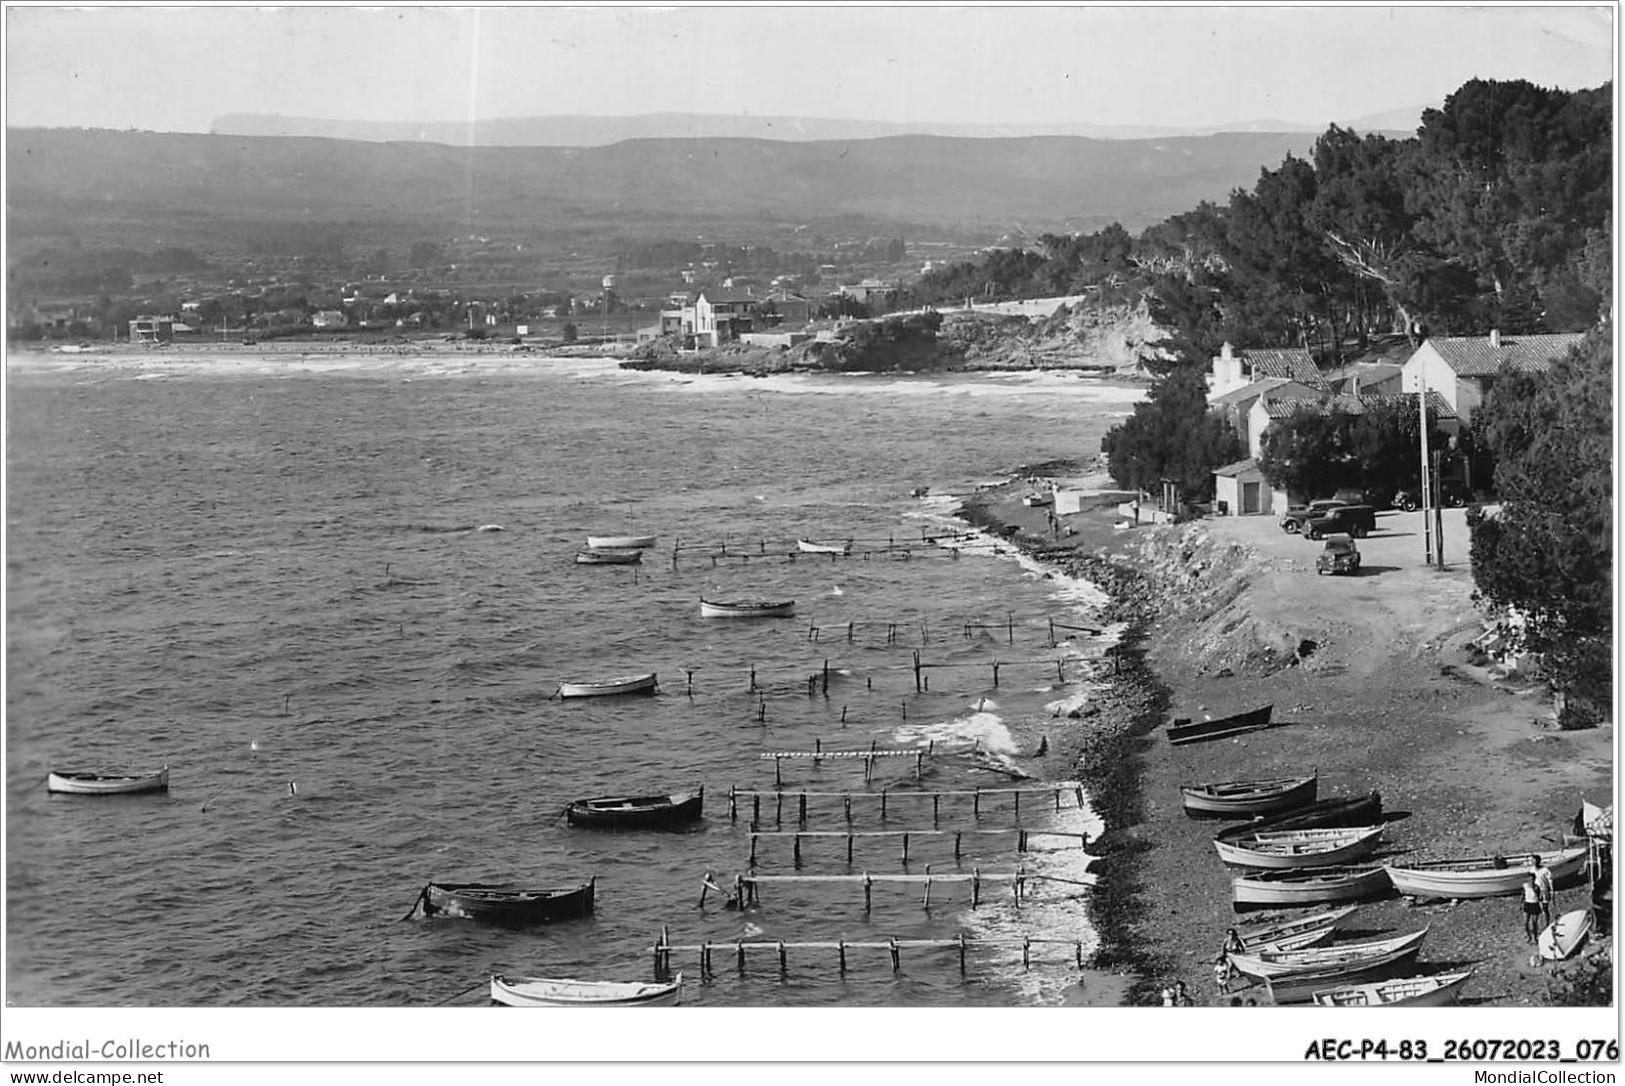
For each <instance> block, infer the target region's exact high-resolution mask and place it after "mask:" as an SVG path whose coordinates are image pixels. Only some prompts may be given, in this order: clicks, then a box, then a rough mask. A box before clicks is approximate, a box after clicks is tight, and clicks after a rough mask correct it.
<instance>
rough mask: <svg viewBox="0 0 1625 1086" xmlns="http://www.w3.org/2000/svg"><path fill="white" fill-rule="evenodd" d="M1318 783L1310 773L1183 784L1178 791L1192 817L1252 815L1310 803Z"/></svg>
mask: <svg viewBox="0 0 1625 1086" xmlns="http://www.w3.org/2000/svg"><path fill="white" fill-rule="evenodd" d="M1319 786H1320V778H1319V776H1318V774H1313V773H1311V774H1310V775H1309V776H1307V777H1266V778H1262V779H1260V780H1251V781H1218V782H1214V783H1211V784H1185V785H1181V786H1180V788H1179V794H1180V795H1181V796H1183V797H1184V799H1185V813H1186V814H1187V815H1190V816H1191V817H1193V818H1195V817H1203V818H1252V817H1255V816H1257V815H1264V814H1274V813H1276V812H1278V811H1288V810H1291V809H1292V808H1294V807H1303V806H1305V805H1307V804H1310V803H1313V802H1314V801H1315V790H1316V789H1317V788H1318V787H1319Z"/></svg>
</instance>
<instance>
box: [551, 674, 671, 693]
mask: <svg viewBox="0 0 1625 1086" xmlns="http://www.w3.org/2000/svg"><path fill="white" fill-rule="evenodd" d="M655 690H656V684H655V673H654V672H653V671H650V672H646V673H644V674H642V675H618V676H616V677H615V678H613V679H596V680H591V681H583V682H568V683H559V689H558V691H557V693H558V696H559V697H561V698H600V697H608V696H612V695H615V694H653V693H654V692H655Z"/></svg>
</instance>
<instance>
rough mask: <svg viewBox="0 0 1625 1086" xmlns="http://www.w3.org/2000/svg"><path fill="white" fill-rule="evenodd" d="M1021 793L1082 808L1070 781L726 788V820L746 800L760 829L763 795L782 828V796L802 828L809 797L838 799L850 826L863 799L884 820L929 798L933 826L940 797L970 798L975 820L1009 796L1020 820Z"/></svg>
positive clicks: (735, 815) (733, 818)
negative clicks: (986, 800) (992, 802)
mask: <svg viewBox="0 0 1625 1086" xmlns="http://www.w3.org/2000/svg"><path fill="white" fill-rule="evenodd" d="M801 753H802V754H805V753H806V752H801ZM833 753H836V752H824V756H825V757H828V756H830V755H831V754H833ZM854 753H866V752H854ZM908 753H913V752H908ZM762 757H764V758H767V757H774V754H773V753H772V752H769V753H767V754H764V755H762ZM777 769H778V759H777V758H774V770H775V772H777ZM1023 794H1029V795H1034V794H1036V795H1043V794H1048V795H1050V797H1051V798H1052V800H1053V802H1054V809H1055V810H1057V811H1059V810H1062V809H1063V806H1062V803H1061V799H1062V797H1063V796H1071V797H1073V799H1074V800H1075V804H1074V805H1075V806H1077V807H1082V806H1083V787H1082V785H1079V784H1077V783H1076V782H1071V781H1068V782H1064V783H1061V784H1053V785H1034V786H1029V787H1025V788H976V789H947V790H936V791H919V790H915V789H902V790H898V791H892V790H891V789H882V790H880V791H879V792H816V791H799V792H784V791H771V792H768V791H757V790H752V789H740V788H730V789H728V818H729V820H730V821H734V822H737V821H738V820H739V801H740V800H741V799H749V800H750V802H751V815H750V824H751V828H752V829H754V828H755V827H757V826H760V825H761V824H762V798H763V797H764V796H766V797H768V798H770V799H771V800H772V801H773V821H774V824H775V825H782V824H783V823H784V800H785V797H786V796H790V797H793V798H794V799H795V801H796V821H797V822H798V823H799V824H800V825H803V826H805V825H806V824H807V800H808V799H809V798H812V799H839V800H841V804H842V808H843V810H844V812H845V815H846V821H847V823H848V824H850V823H851V822H852V801H853V800H854V799H857V800H863V801H873V800H878V801H879V803H880V817H881V818H882V819H884V818H885V817H886V816H887V813H888V808H889V806H890V804H891V802H892V801H893V800H895V799H902V800H905V801H909V802H913V801H918V800H924V799H929V800H930V801H931V821H932V822H933V823H935V822H936V821H937V820H938V817H939V815H940V813H941V809H942V798H943V797H944V796H953V797H964V796H969V797H970V799H971V813H972V815H973V816H974V817H977V818H980V817H981V814H982V798H983V797H984V796H1011V797H1013V798H1014V815H1015V818H1016V819H1017V820H1018V821H1019V820H1020V818H1021V797H1022V795H1023Z"/></svg>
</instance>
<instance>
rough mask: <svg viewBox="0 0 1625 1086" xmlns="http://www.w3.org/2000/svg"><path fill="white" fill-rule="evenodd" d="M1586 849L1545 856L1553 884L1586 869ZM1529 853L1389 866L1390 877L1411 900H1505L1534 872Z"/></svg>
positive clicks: (1541, 857) (1575, 849) (1395, 885)
mask: <svg viewBox="0 0 1625 1086" xmlns="http://www.w3.org/2000/svg"><path fill="white" fill-rule="evenodd" d="M1588 851H1589V850H1588V849H1587V848H1586V847H1585V846H1576V847H1574V848H1564V849H1557V850H1556V851H1553V852H1542V853H1539V854H1538V855H1539V856H1540V862H1541V863H1542V864H1544V865H1545V867H1546V868H1547V870H1549V871H1550V872H1551V873H1552V879H1553V880H1554V881H1561V880H1562V879H1566V878H1569V877H1570V876H1573V875H1575V874H1578V873H1579V871H1580V868H1581V867H1582V866H1584V864H1585V860H1586V854H1587V852H1588ZM1529 856H1530V853H1527V852H1521V853H1512V854H1511V858H1510V859H1508V858H1505V857H1503V858H1501V861H1500V866H1497V861H1496V857H1493V856H1475V857H1472V858H1470V859H1461V860H1433V861H1429V862H1423V863H1414V864H1390V865H1389V866H1388V868H1387V871H1388V877H1389V879H1391V880H1392V881H1393V884H1394V889H1396V890H1398V891H1399V892H1400V893H1402V894H1409V895H1410V896H1412V897H1437V898H1451V899H1456V900H1459V899H1462V898H1478V897H1506V896H1510V895H1512V894H1516V893H1519V892H1520V891H1521V890H1522V889H1523V884H1524V881H1525V880H1526V879H1528V878H1529V875H1530V874H1531V873H1532V872H1533V871H1534V870H1535V867H1534V865H1533V864H1532V863H1530V862H1529Z"/></svg>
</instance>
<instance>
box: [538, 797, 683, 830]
mask: <svg viewBox="0 0 1625 1086" xmlns="http://www.w3.org/2000/svg"><path fill="white" fill-rule="evenodd" d="M704 805H705V788H704V786H701V787H700V789H699V791H697V792H673V793H671V794H670V795H665V796H601V797H599V798H597V799H578V800H576V801H575V802H574V803H572V804H570V806H568V807H566V808H565V809H564V815H565V817H566V818H567V819H568V820H569V822H570V824H571V825H573V826H591V827H594V828H605V829H648V828H658V827H662V826H680V825H683V824H685V823H688V822H694V821H696V820H697V819H699V817H700V812H701V809H702V808H703V807H704Z"/></svg>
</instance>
